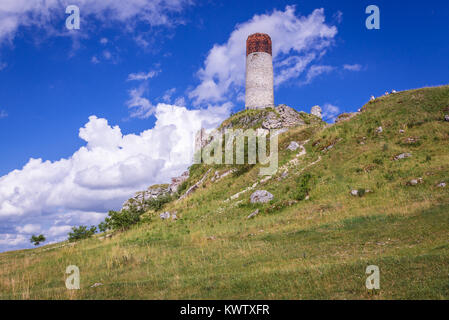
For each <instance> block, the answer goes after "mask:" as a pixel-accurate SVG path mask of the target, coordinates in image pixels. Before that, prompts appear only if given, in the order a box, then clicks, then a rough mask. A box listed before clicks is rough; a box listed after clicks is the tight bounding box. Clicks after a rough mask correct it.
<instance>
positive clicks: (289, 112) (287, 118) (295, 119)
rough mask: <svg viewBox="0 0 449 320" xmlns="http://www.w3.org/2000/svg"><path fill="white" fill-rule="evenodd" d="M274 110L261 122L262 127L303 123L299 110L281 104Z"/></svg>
mask: <svg viewBox="0 0 449 320" xmlns="http://www.w3.org/2000/svg"><path fill="white" fill-rule="evenodd" d="M275 111H276V112H269V113H268V114H267V115H266V117H265V120H264V121H263V122H262V128H263V129H268V130H270V129H281V128H290V127H296V126H300V125H304V124H305V123H304V120H302V118H301V116H300V114H299V112H297V111H296V110H295V109H293V108H290V107H289V106H286V105H285V104H282V105H280V106H278V107H277V108H276V109H275Z"/></svg>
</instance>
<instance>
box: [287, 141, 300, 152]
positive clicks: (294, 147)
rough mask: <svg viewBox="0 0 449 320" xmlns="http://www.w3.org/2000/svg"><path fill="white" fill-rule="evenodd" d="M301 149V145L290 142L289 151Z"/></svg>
mask: <svg viewBox="0 0 449 320" xmlns="http://www.w3.org/2000/svg"><path fill="white" fill-rule="evenodd" d="M299 147H300V145H299V143H298V142H296V141H292V142H290V144H289V145H288V147H287V150H290V151H296V150H298V148H299Z"/></svg>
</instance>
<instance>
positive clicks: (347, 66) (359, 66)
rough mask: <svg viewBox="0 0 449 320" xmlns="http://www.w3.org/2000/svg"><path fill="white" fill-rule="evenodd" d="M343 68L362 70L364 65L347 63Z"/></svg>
mask: <svg viewBox="0 0 449 320" xmlns="http://www.w3.org/2000/svg"><path fill="white" fill-rule="evenodd" d="M343 69H345V70H348V71H360V70H362V66H361V65H360V64H345V65H344V66H343Z"/></svg>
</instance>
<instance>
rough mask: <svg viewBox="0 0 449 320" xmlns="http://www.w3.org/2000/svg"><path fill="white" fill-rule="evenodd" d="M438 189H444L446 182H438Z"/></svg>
mask: <svg viewBox="0 0 449 320" xmlns="http://www.w3.org/2000/svg"><path fill="white" fill-rule="evenodd" d="M437 187H438V188H446V182H440V183H439V184H437Z"/></svg>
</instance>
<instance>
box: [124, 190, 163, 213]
mask: <svg viewBox="0 0 449 320" xmlns="http://www.w3.org/2000/svg"><path fill="white" fill-rule="evenodd" d="M168 195H170V188H169V185H154V186H151V187H149V188H148V189H147V190H145V191H139V192H136V194H135V195H134V197H132V198H131V199H128V200H127V201H126V202H125V203H124V204H123V206H122V210H130V209H131V208H132V209H135V210H137V211H141V210H146V206H145V202H146V201H147V200H150V199H157V198H159V197H163V196H168Z"/></svg>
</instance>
